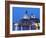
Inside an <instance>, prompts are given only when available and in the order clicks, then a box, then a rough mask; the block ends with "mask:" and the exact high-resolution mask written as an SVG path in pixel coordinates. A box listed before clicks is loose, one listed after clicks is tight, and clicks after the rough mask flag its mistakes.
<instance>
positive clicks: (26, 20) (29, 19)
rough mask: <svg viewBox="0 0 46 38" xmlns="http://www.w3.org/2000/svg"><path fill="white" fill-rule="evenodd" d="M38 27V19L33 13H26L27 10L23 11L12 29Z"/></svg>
mask: <svg viewBox="0 0 46 38" xmlns="http://www.w3.org/2000/svg"><path fill="white" fill-rule="evenodd" d="M39 29H40V20H39V19H38V18H36V16H35V15H34V14H32V15H30V16H29V15H28V12H27V11H26V12H25V15H24V16H23V17H22V18H21V19H20V20H19V22H17V23H15V24H14V29H13V30H20V31H21V30H39Z"/></svg>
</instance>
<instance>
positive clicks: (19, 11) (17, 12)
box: [12, 7, 40, 23]
mask: <svg viewBox="0 0 46 38" xmlns="http://www.w3.org/2000/svg"><path fill="white" fill-rule="evenodd" d="M12 10H13V13H12V14H13V15H12V16H13V22H14V23H15V22H16V21H19V20H20V19H21V18H22V16H24V14H25V12H26V11H27V12H28V15H30V16H31V14H32V13H33V14H34V15H35V16H36V17H37V18H39V19H40V8H23V7H13V8H12Z"/></svg>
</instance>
